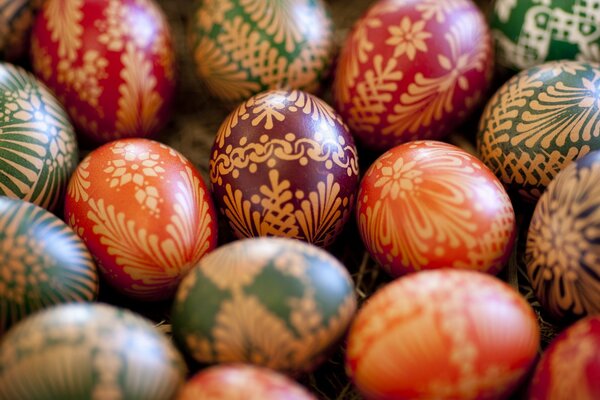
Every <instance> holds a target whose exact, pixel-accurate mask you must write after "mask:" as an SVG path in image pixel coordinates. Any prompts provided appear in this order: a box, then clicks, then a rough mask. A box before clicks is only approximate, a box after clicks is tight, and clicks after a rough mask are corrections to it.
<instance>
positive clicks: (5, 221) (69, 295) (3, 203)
mask: <svg viewBox="0 0 600 400" xmlns="http://www.w3.org/2000/svg"><path fill="white" fill-rule="evenodd" d="M97 294H98V274H97V272H96V266H95V265H94V261H93V260H92V256H91V255H90V253H89V251H88V250H87V248H86V247H85V245H84V244H83V242H82V241H81V239H80V238H79V237H78V236H77V235H76V234H75V232H73V231H72V230H71V228H69V227H68V226H67V225H66V224H65V223H64V222H63V221H61V220H60V219H58V218H57V217H55V216H54V215H53V214H51V213H50V212H48V211H46V210H45V209H43V208H40V207H38V206H35V205H33V204H31V203H28V202H25V201H21V200H15V199H10V198H8V197H3V196H0V336H1V335H2V334H3V333H4V332H5V331H6V330H7V328H9V327H10V326H11V325H12V324H14V323H15V322H17V321H19V320H21V319H23V318H24V317H26V316H27V315H29V314H31V313H33V312H35V311H37V310H40V309H42V308H46V307H49V306H51V305H54V304H58V303H66V302H73V301H93V300H95V299H96V296H97Z"/></svg>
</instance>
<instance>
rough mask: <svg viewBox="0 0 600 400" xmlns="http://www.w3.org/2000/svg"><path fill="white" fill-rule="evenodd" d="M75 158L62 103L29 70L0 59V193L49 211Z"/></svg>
mask: <svg viewBox="0 0 600 400" xmlns="http://www.w3.org/2000/svg"><path fill="white" fill-rule="evenodd" d="M78 158H79V150H78V146H77V141H76V137H75V131H74V129H73V126H72V125H71V122H70V121H69V118H68V116H67V114H66V112H65V110H64V109H63V107H62V105H61V104H60V103H59V102H58V101H57V100H56V98H55V97H54V96H53V95H52V93H51V92H50V91H49V90H48V89H47V88H46V86H44V85H43V84H42V83H40V82H39V81H38V80H37V79H36V78H35V77H34V76H33V75H31V74H30V73H28V72H26V71H25V70H23V69H21V68H19V67H16V66H14V65H12V64H8V63H0V195H2V196H8V197H12V198H16V199H22V200H25V201H29V202H31V203H34V204H37V205H39V206H41V207H43V208H46V209H49V210H51V211H52V210H54V209H55V208H56V207H57V205H58V204H59V203H60V201H61V200H62V197H63V195H64V192H65V189H66V187H67V184H68V181H69V177H70V176H71V174H72V173H73V170H74V169H75V167H76V166H77V161H78Z"/></svg>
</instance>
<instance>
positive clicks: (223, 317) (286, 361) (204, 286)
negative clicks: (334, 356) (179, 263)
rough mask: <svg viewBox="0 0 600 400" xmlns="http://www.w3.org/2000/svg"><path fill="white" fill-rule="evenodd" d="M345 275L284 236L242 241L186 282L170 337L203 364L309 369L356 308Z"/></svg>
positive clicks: (323, 255) (325, 257) (319, 253)
mask: <svg viewBox="0 0 600 400" xmlns="http://www.w3.org/2000/svg"><path fill="white" fill-rule="evenodd" d="M354 296H355V295H354V285H353V282H352V279H351V277H350V275H349V274H348V271H346V269H345V268H344V267H343V266H342V265H341V264H340V263H339V262H338V261H337V260H336V259H335V258H334V257H333V256H331V255H329V254H328V253H327V252H326V251H325V250H322V249H320V248H318V247H315V246H313V245H310V244H307V243H303V242H300V241H297V240H292V239H285V238H253V239H244V240H240V241H236V242H233V243H230V244H228V245H225V246H222V247H220V248H218V249H217V250H215V251H213V252H212V253H210V254H209V255H207V256H206V257H205V258H203V259H202V260H201V261H200V262H199V263H198V265H197V266H196V267H195V268H194V269H193V270H192V271H190V273H189V274H188V275H187V276H186V277H185V278H184V280H183V281H182V283H181V285H180V287H179V289H178V291H177V295H176V296H175V302H174V305H173V311H172V314H171V317H172V323H173V334H174V337H175V339H176V340H177V342H178V343H179V344H180V345H181V347H182V348H184V349H186V351H187V352H188V354H189V355H190V356H192V357H193V358H194V359H195V360H197V361H199V362H202V363H231V362H243V363H250V364H255V365H258V366H264V367H267V368H271V369H274V370H278V371H281V372H284V373H290V374H296V373H300V372H305V371H308V370H311V369H312V368H314V367H315V366H316V365H318V364H319V363H320V362H321V361H323V360H324V359H325V357H326V356H327V352H328V351H329V350H330V349H331V348H332V346H333V345H335V344H337V343H338V341H339V340H340V339H341V338H342V335H343V334H344V333H345V331H346V329H347V327H348V324H349V323H350V321H351V320H352V317H353V316H354V312H355V310H356V299H355V297H354Z"/></svg>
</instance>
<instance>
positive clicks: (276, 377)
mask: <svg viewBox="0 0 600 400" xmlns="http://www.w3.org/2000/svg"><path fill="white" fill-rule="evenodd" d="M209 399H210V400H232V399H240V400H241V399H244V400H282V399H284V400H316V398H315V397H314V396H313V395H311V394H310V393H309V392H308V391H307V390H306V389H304V388H303V387H302V386H300V385H299V384H298V383H296V382H294V381H293V380H291V379H290V378H287V377H286V376H285V375H282V374H279V373H277V372H275V371H273V370H270V369H267V368H261V367H256V366H253V365H245V364H232V365H219V366H215V367H210V368H207V369H205V370H202V371H200V372H198V373H197V374H196V375H194V376H193V377H192V378H191V379H190V380H189V381H188V382H187V383H186V384H185V385H184V386H183V388H182V389H181V391H180V393H179V396H178V397H177V400H209Z"/></svg>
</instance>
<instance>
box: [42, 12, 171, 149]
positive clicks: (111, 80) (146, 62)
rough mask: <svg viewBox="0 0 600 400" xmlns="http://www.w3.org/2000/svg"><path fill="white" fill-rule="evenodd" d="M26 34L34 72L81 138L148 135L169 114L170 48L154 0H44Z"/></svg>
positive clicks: (168, 35) (163, 20)
mask: <svg viewBox="0 0 600 400" xmlns="http://www.w3.org/2000/svg"><path fill="white" fill-rule="evenodd" d="M31 42H32V43H31V61H32V66H33V70H34V72H35V74H36V75H37V76H38V77H40V79H42V80H43V81H44V82H45V83H46V84H47V85H48V86H49V87H50V88H51V89H52V90H53V91H54V92H55V93H56V95H57V97H58V98H59V99H61V101H62V102H63V103H64V105H65V108H66V109H67V111H68V112H69V114H70V116H71V118H72V120H73V121H74V123H75V125H76V126H77V130H78V133H79V134H81V135H82V137H86V139H87V140H88V141H91V142H93V143H95V144H101V143H106V142H109V141H111V140H114V139H119V138H127V137H149V136H152V135H154V134H155V133H157V132H158V131H159V130H160V129H161V128H162V126H164V125H165V123H166V122H167V120H168V119H169V116H170V107H171V100H172V97H173V93H174V90H175V75H176V71H175V55H174V51H173V45H172V43H171V33H170V28H169V25H168V23H167V20H166V17H165V16H164V14H163V12H162V10H161V8H160V7H159V6H158V5H157V4H156V3H155V2H154V0H69V1H63V0H47V1H45V2H44V5H43V8H42V10H41V11H40V13H39V14H38V16H37V18H36V20H35V23H34V27H33V33H32V40H31Z"/></svg>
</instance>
